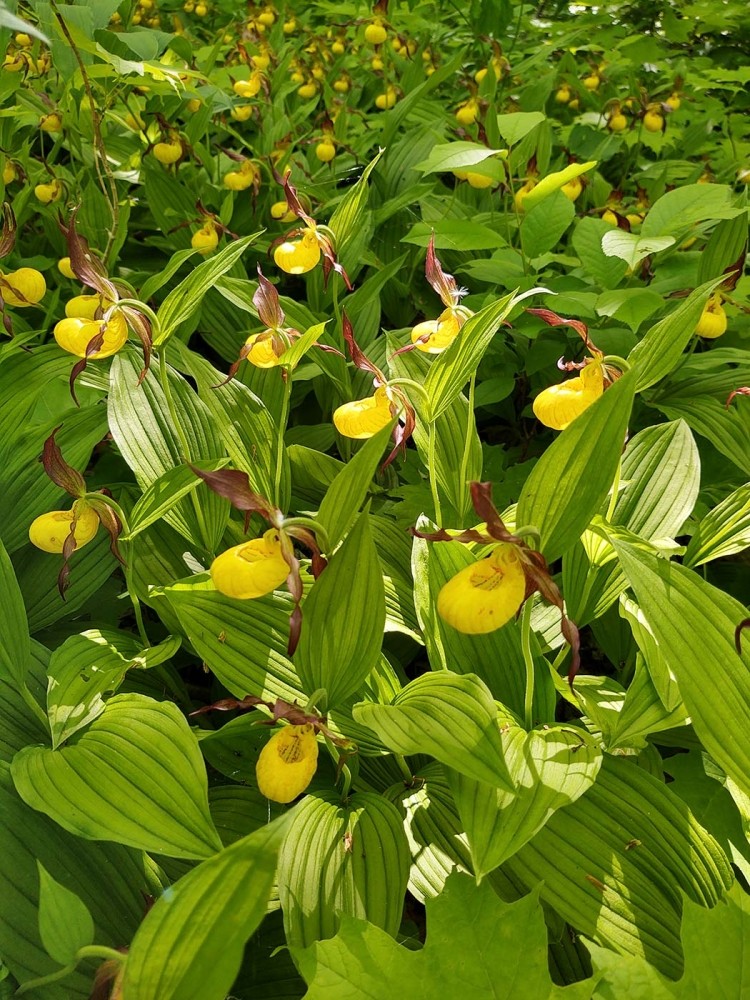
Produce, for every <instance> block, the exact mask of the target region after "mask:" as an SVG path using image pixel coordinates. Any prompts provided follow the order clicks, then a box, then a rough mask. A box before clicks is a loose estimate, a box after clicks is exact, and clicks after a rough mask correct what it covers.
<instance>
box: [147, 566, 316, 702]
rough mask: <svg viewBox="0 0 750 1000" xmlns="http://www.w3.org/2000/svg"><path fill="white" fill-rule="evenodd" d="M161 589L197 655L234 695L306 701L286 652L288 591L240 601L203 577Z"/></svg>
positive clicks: (289, 603)
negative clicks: (221, 592) (219, 590)
mask: <svg viewBox="0 0 750 1000" xmlns="http://www.w3.org/2000/svg"><path fill="white" fill-rule="evenodd" d="M164 594H165V596H166V598H167V600H168V601H169V604H170V605H171V607H172V608H173V609H174V612H175V614H176V615H177V618H178V619H179V622H180V626H181V628H182V629H183V631H184V632H185V635H186V636H187V637H188V639H189V640H190V642H191V644H192V645H193V646H194V647H195V650H196V652H197V653H198V655H199V656H200V657H202V659H203V660H204V661H205V662H206V664H207V666H208V667H209V668H210V669H211V670H212V671H213V672H214V673H215V674H216V676H217V677H218V678H219V680H220V681H221V683H222V684H223V685H224V686H225V687H226V688H227V689H228V690H229V691H231V692H232V694H233V695H236V696H237V697H238V698H242V697H244V696H245V695H246V694H254V695H257V696H258V697H261V698H269V699H272V700H273V699H276V698H285V699H286V700H287V701H294V700H297V701H303V702H304V701H305V696H304V695H303V693H302V686H301V684H300V680H299V678H298V677H297V674H296V673H295V670H294V667H293V665H292V663H291V662H290V660H289V658H288V657H287V655H286V650H287V643H288V639H289V616H290V615H291V613H292V608H293V605H292V602H291V599H290V598H289V597H288V596H286V595H285V594H281V593H276V594H269V595H268V596H267V597H259V598H257V599H256V600H252V601H239V600H235V599H234V598H232V597H225V596H224V595H223V594H220V593H219V592H218V591H216V590H214V588H213V585H212V584H211V582H210V581H209V580H206V579H205V578H202V577H195V578H192V579H189V580H185V581H183V582H178V583H176V584H174V586H172V587H167V588H166V589H165V591H164ZM303 628H304V626H303Z"/></svg>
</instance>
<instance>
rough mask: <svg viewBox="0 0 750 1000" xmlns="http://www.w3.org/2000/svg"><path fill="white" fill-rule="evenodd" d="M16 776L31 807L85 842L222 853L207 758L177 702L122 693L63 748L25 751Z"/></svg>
mask: <svg viewBox="0 0 750 1000" xmlns="http://www.w3.org/2000/svg"><path fill="white" fill-rule="evenodd" d="M12 774H13V780H14V782H15V785H16V788H17V789H18V792H19V794H20V795H21V797H22V798H23V800H24V801H25V802H26V803H27V805H30V806H31V807H32V808H33V809H38V810H39V811H41V812H43V813H46V814H47V815H48V816H50V817H52V819H54V820H55V822H57V823H59V824H60V826H62V827H63V829H65V830H68V831H69V832H70V833H75V834H76V835H77V836H79V837H83V838H84V839H85V840H114V841H115V842H116V843H120V844H126V845H129V846H131V847H137V848H140V849H141V850H145V851H155V852H157V853H160V854H166V855H167V856H168V857H176V858H206V857H210V856H211V855H212V854H213V853H214V852H215V851H216V850H218V849H219V848H220V847H221V842H220V841H219V837H218V834H217V833H216V830H215V829H214V826H213V823H212V822H211V818H210V816H209V812H208V783H207V778H206V771H205V767H204V765H203V759H202V757H201V754H200V751H199V749H198V745H197V743H196V741H195V737H194V736H193V734H192V733H191V732H190V729H189V727H188V724H187V722H186V721H185V718H184V716H183V715H182V714H181V712H180V711H179V710H178V708H177V707H176V706H175V705H173V704H171V703H168V702H155V701H153V700H152V699H151V698H147V697H145V696H144V695H137V694H125V695H116V696H115V697H114V698H112V699H110V701H109V702H108V703H107V706H106V708H105V710H104V712H103V713H102V714H101V715H100V716H99V717H98V718H97V719H95V720H94V722H92V723H91V725H90V726H89V727H88V729H87V730H86V731H85V732H84V733H81V734H80V735H79V736H78V737H76V739H75V740H73V741H71V742H69V743H68V745H67V746H65V747H63V748H62V749H60V750H47V749H44V748H42V747H28V748H27V749H25V750H22V751H21V753H19V754H17V756H16V757H15V759H14V761H13V766H12Z"/></svg>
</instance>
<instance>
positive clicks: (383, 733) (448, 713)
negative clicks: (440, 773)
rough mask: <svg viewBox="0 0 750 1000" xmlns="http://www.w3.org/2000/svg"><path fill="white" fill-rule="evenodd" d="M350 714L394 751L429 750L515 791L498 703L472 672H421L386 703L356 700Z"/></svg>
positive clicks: (463, 771)
mask: <svg viewBox="0 0 750 1000" xmlns="http://www.w3.org/2000/svg"><path fill="white" fill-rule="evenodd" d="M354 718H355V719H356V720H357V721H358V722H361V723H362V724H363V725H365V726H368V727H369V728H370V729H373V730H374V731H375V732H376V733H377V734H378V736H379V737H380V738H381V740H382V741H383V743H385V745H386V746H388V747H390V748H391V750H393V751H394V752H395V753H401V754H417V753H428V754H431V755H432V756H433V757H435V758H436V759H437V760H439V761H440V762H441V763H443V764H447V765H448V766H449V767H452V768H453V769H454V770H456V771H459V772H460V773H461V774H465V775H466V776H467V777H469V778H475V779H476V780H477V781H485V782H487V784H490V785H493V786H494V787H496V788H503V789H505V790H506V791H509V792H511V793H512V792H513V791H514V786H513V782H512V780H511V777H510V775H509V773H508V765H507V763H506V761H505V749H504V747H503V742H502V739H501V737H500V729H499V725H498V717H497V707H496V705H495V702H494V699H493V698H492V695H491V693H490V691H489V689H488V688H487V686H486V685H485V684H484V683H483V682H482V681H481V680H480V679H479V678H478V677H477V676H475V675H474V674H454V673H452V672H451V671H450V670H439V671H437V672H436V673H431V674H423V675H422V676H421V677H418V678H417V679H416V680H413V681H411V683H409V684H407V685H406V687H405V688H404V689H403V690H402V691H401V692H400V693H399V694H398V695H396V697H395V698H394V699H393V701H392V702H391V704H390V705H372V704H367V703H364V702H362V703H360V704H359V705H356V706H355V708H354Z"/></svg>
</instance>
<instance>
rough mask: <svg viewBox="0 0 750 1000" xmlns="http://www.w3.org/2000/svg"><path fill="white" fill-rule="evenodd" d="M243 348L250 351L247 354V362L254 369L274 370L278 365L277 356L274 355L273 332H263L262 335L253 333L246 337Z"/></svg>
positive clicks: (274, 342)
mask: <svg viewBox="0 0 750 1000" xmlns="http://www.w3.org/2000/svg"><path fill="white" fill-rule="evenodd" d="M245 346H246V347H249V348H250V350H249V351H248V352H247V355H246V357H247V360H248V361H249V362H250V364H252V365H255V367H256V368H275V367H276V365H278V363H279V355H278V354H277V353H276V340H275V337H274V333H273V330H265V331H264V332H263V333H254V334H253V335H252V337H248V338H247V340H246V341H245Z"/></svg>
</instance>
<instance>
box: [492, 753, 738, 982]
mask: <svg viewBox="0 0 750 1000" xmlns="http://www.w3.org/2000/svg"><path fill="white" fill-rule="evenodd" d="M503 867H504V870H505V872H506V873H507V874H508V875H510V877H511V878H517V879H520V880H521V882H522V883H524V884H525V885H527V886H529V887H531V886H534V885H537V884H538V883H540V882H542V883H543V884H542V887H541V890H540V894H541V898H542V900H543V901H545V902H547V903H549V905H550V906H552V907H553V908H554V909H555V910H557V912H558V913H559V914H560V915H561V916H562V917H563V918H564V919H565V920H567V921H568V922H569V923H570V924H572V926H574V927H576V928H577V929H578V930H579V931H580V932H581V933H583V934H585V935H586V936H587V937H590V938H593V939H594V941H596V942H598V943H600V944H603V945H605V946H607V947H609V948H612V949H614V950H615V951H617V952H621V953H623V954H626V955H639V956H642V957H643V958H645V959H646V960H647V961H648V962H650V963H651V964H652V965H655V966H656V968H657V969H659V970H660V971H661V972H663V973H665V974H666V975H669V976H672V977H675V978H676V977H677V976H679V975H680V972H681V970H682V951H681V948H680V916H681V910H682V900H683V894H684V895H686V896H687V897H688V898H689V899H692V900H693V901H694V902H696V903H700V904H701V905H702V906H713V905H714V904H715V903H716V902H717V901H718V900H719V899H720V898H721V896H722V895H723V894H724V891H725V890H726V889H728V888H729V886H730V885H731V884H732V880H733V875H732V870H731V867H730V865H729V861H728V859H727V857H726V855H725V854H724V853H723V851H722V850H721V849H720V847H719V845H718V844H717V843H716V841H715V840H714V839H713V837H711V836H710V835H709V834H708V833H707V832H706V831H705V830H704V829H703V827H701V826H700V825H699V823H698V822H697V821H696V819H695V817H694V816H693V815H692V813H691V812H690V810H689V809H688V808H687V806H685V804H684V803H683V802H682V800H681V799H678V798H677V796H676V795H674V794H673V793H672V792H670V790H669V788H668V787H667V786H665V785H664V783H663V782H662V781H659V780H658V779H656V778H654V777H652V776H651V775H649V774H648V773H647V772H646V771H644V770H643V768H641V767H638V765H637V764H635V763H633V762H629V761H626V760H623V759H622V758H617V757H610V756H605V758H604V760H603V762H602V768H601V770H600V772H599V775H598V777H597V780H596V781H595V782H594V784H593V785H592V787H591V788H590V789H589V790H588V792H587V793H586V794H585V795H583V796H581V798H580V799H578V800H577V801H576V802H574V803H573V804H572V805H570V806H567V807H566V808H564V809H559V810H558V811H557V812H556V813H554V815H553V816H551V817H550V819H549V821H548V822H547V824H546V825H545V826H544V827H543V829H542V830H541V831H540V832H539V833H538V834H537V835H536V837H534V839H533V840H532V841H531V842H530V843H528V844H526V845H525V846H524V847H522V848H521V850H520V851H518V852H517V853H516V854H515V855H514V856H513V857H512V858H510V859H509V860H508V861H506V862H505V864H504V866H503Z"/></svg>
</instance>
